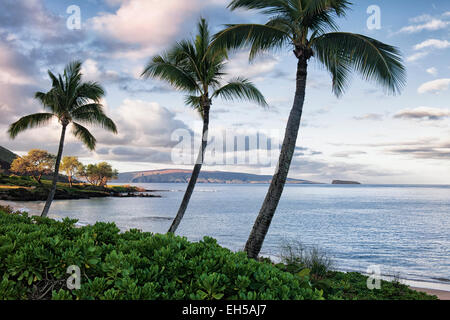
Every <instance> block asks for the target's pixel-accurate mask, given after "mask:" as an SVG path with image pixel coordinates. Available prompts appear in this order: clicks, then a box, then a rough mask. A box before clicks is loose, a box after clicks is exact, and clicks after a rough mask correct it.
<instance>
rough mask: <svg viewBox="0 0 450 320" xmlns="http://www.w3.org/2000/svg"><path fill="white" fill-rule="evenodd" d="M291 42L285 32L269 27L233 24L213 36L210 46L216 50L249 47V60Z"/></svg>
mask: <svg viewBox="0 0 450 320" xmlns="http://www.w3.org/2000/svg"><path fill="white" fill-rule="evenodd" d="M289 41H293V38H292V37H291V35H290V34H289V33H287V32H286V30H285V29H284V30H283V29H282V28H278V27H275V26H271V25H260V24H235V25H228V26H227V28H226V29H225V30H223V31H221V32H219V33H217V34H216V35H215V36H214V41H213V43H212V44H211V46H214V47H216V48H224V49H227V50H230V49H241V48H244V47H251V54H250V59H253V58H255V57H256V56H257V55H258V54H259V53H261V52H265V51H269V50H276V49H280V48H282V47H283V46H284V45H286V44H288V43H289Z"/></svg>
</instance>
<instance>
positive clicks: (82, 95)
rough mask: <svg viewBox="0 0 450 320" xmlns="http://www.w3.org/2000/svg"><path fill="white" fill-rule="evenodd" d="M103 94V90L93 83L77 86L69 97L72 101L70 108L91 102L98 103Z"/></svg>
mask: <svg viewBox="0 0 450 320" xmlns="http://www.w3.org/2000/svg"><path fill="white" fill-rule="evenodd" d="M105 94H106V93H105V89H104V88H103V87H102V86H101V85H100V84H99V83H97V82H95V81H88V82H84V83H82V84H81V85H79V86H77V87H76V88H75V91H74V92H73V94H72V95H70V96H71V97H72V98H73V99H74V101H73V102H74V103H73V104H71V106H72V108H77V107H79V106H80V105H83V104H86V103H89V102H92V101H94V102H99V101H100V100H101V99H102V98H103V97H104V96H105Z"/></svg>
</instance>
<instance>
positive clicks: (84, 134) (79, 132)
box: [72, 122, 97, 150]
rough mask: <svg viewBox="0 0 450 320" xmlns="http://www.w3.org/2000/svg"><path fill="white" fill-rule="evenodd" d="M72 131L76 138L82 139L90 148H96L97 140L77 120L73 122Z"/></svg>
mask: <svg viewBox="0 0 450 320" xmlns="http://www.w3.org/2000/svg"><path fill="white" fill-rule="evenodd" d="M72 133H73V135H74V136H75V137H76V138H78V139H80V140H81V142H83V143H84V144H85V145H86V147H88V149H89V150H95V145H96V144H97V140H96V139H95V137H94V136H93V135H92V134H91V133H90V132H89V130H88V129H86V128H85V127H83V126H82V125H80V124H78V123H76V122H72Z"/></svg>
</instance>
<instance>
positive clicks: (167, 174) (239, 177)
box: [116, 169, 318, 184]
mask: <svg viewBox="0 0 450 320" xmlns="http://www.w3.org/2000/svg"><path fill="white" fill-rule="evenodd" d="M191 174H192V171H191V170H181V169H164V170H150V171H136V172H125V173H120V174H119V177H118V179H117V180H116V181H117V182H121V183H187V182H189V179H190V177H191ZM271 179H272V176H270V175H257V174H249V173H240V172H222V171H202V172H201V173H200V176H199V178H198V181H197V182H198V183H223V184H259V183H261V184H264V183H270V182H271ZM286 183H288V184H318V183H317V182H312V181H308V180H301V179H288V180H287V182H286Z"/></svg>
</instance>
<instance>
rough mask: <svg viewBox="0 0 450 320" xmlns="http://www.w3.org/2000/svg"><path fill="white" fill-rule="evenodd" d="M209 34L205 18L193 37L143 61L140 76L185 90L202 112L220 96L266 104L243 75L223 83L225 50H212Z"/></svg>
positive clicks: (191, 101) (190, 102)
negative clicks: (147, 60) (144, 64)
mask: <svg viewBox="0 0 450 320" xmlns="http://www.w3.org/2000/svg"><path fill="white" fill-rule="evenodd" d="M211 42H212V37H211V35H210V33H209V30H208V24H207V22H206V21H205V19H201V20H200V22H199V24H198V35H197V37H196V38H195V40H194V41H188V40H185V41H181V42H178V43H177V44H176V45H175V46H174V47H173V48H172V49H171V50H169V51H167V52H166V53H165V54H163V55H157V56H155V57H153V58H152V59H151V61H150V62H149V63H148V64H147V66H146V68H145V70H144V72H143V73H142V75H143V76H145V77H146V78H149V77H153V78H158V79H161V80H164V81H167V82H168V83H170V84H171V85H172V86H173V87H175V88H176V89H178V90H180V91H184V92H186V93H187V96H186V99H185V102H186V104H187V105H190V106H192V107H193V108H194V109H196V110H198V111H199V112H200V114H201V115H203V111H204V110H203V108H204V107H205V105H209V106H210V105H211V100H212V99H213V98H215V97H220V98H223V99H225V100H234V99H241V100H243V99H246V100H249V101H254V102H256V103H258V104H260V105H263V106H266V105H267V103H266V101H265V99H264V96H263V95H262V94H261V93H260V92H259V90H258V89H257V88H256V87H255V86H254V85H253V84H252V83H251V82H250V81H249V80H247V79H245V78H241V77H237V78H234V79H232V80H230V81H229V82H228V83H226V84H225V85H223V81H222V78H223V77H224V76H225V73H224V69H225V65H226V59H227V58H228V56H227V51H226V50H225V49H219V50H214V48H212V49H211V48H210V47H211Z"/></svg>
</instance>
